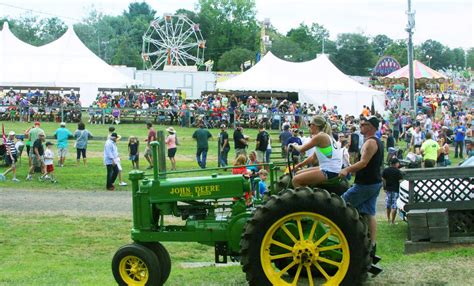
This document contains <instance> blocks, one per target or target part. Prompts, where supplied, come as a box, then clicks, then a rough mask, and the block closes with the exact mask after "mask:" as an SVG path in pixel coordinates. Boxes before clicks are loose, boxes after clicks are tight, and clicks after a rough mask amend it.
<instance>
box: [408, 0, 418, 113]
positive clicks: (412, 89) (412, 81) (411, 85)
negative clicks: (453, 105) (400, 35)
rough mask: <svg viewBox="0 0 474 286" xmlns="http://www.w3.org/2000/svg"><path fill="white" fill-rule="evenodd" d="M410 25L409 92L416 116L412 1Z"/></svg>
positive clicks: (409, 14)
mask: <svg viewBox="0 0 474 286" xmlns="http://www.w3.org/2000/svg"><path fill="white" fill-rule="evenodd" d="M407 15H408V24H407V28H406V31H407V32H408V47H407V49H408V71H409V78H408V90H409V94H410V105H411V107H412V108H413V110H414V111H415V114H416V104H415V78H414V76H413V40H412V35H413V29H414V28H415V12H414V11H412V10H411V0H408V11H407Z"/></svg>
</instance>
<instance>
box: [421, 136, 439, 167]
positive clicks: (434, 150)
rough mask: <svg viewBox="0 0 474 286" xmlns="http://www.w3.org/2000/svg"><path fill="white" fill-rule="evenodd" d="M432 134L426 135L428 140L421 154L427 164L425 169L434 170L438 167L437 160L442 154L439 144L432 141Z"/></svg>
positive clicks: (424, 143) (423, 145)
mask: <svg viewBox="0 0 474 286" xmlns="http://www.w3.org/2000/svg"><path fill="white" fill-rule="evenodd" d="M431 137H432V135H431V132H428V133H426V140H425V142H423V144H422V145H421V154H422V155H423V160H424V162H425V168H433V167H434V166H435V165H436V159H437V158H438V156H439V154H440V153H441V148H440V147H439V144H438V142H436V141H434V140H433V139H431Z"/></svg>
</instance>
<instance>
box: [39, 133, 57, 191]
mask: <svg viewBox="0 0 474 286" xmlns="http://www.w3.org/2000/svg"><path fill="white" fill-rule="evenodd" d="M51 146H53V143H51V142H46V150H45V151H44V164H45V165H46V174H44V175H43V176H41V177H40V180H48V179H51V182H52V183H56V182H57V181H56V180H55V178H54V162H53V159H54V152H53V150H52V149H51Z"/></svg>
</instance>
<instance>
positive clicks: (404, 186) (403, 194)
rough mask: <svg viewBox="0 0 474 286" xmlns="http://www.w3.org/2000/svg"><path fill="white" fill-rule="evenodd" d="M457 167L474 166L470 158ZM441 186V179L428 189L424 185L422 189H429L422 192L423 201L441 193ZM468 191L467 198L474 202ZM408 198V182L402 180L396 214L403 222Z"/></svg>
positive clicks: (471, 194)
mask: <svg viewBox="0 0 474 286" xmlns="http://www.w3.org/2000/svg"><path fill="white" fill-rule="evenodd" d="M459 166H460V167H469V166H474V157H470V158H468V159H466V160H465V161H463V162H462V163H461V164H459ZM441 186H445V184H444V182H443V179H440V180H437V181H436V183H434V184H432V185H431V186H429V187H428V186H426V185H424V188H429V189H428V190H423V191H424V192H423V193H424V195H423V196H424V197H423V199H424V200H429V198H430V197H431V194H433V193H437V192H441V189H440V187H441ZM466 188H469V186H466ZM470 191H471V193H470V195H469V198H470V199H471V200H474V191H473V190H470ZM408 198H409V195H408V181H407V180H403V181H402V182H400V194H399V196H398V199H397V208H398V212H399V215H400V217H401V218H402V219H403V220H406V210H405V205H406V204H407V203H408Z"/></svg>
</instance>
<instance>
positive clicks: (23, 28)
mask: <svg viewBox="0 0 474 286" xmlns="http://www.w3.org/2000/svg"><path fill="white" fill-rule="evenodd" d="M8 22H9V26H10V30H11V31H12V33H13V34H14V35H15V36H16V37H17V38H18V39H20V40H22V41H23V42H26V43H28V44H30V45H34V46H40V45H41V43H42V41H41V37H40V27H39V25H38V22H39V21H38V17H37V16H32V15H27V16H22V17H20V18H19V19H16V20H13V21H8Z"/></svg>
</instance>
